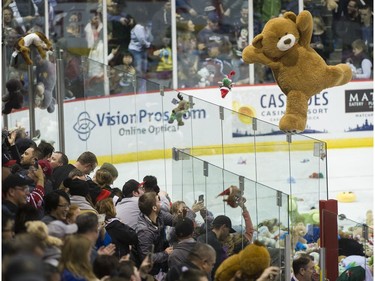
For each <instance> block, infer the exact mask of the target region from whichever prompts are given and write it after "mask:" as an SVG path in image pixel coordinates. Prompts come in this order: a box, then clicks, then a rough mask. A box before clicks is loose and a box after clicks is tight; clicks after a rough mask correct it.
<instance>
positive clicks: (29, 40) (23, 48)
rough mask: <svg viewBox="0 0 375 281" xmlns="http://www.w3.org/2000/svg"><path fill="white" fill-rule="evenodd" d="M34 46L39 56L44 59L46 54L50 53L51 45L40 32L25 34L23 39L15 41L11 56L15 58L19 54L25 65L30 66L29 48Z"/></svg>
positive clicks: (31, 62)
mask: <svg viewBox="0 0 375 281" xmlns="http://www.w3.org/2000/svg"><path fill="white" fill-rule="evenodd" d="M31 46H35V47H36V48H37V50H38V52H39V54H40V56H41V57H42V58H43V59H45V58H46V52H47V51H52V43H51V41H49V40H48V38H47V37H46V36H45V35H44V34H43V33H42V32H38V31H36V32H32V33H26V35H24V36H23V37H21V38H20V39H18V40H17V42H16V43H15V45H14V48H15V51H14V52H13V54H12V56H13V57H17V55H18V54H19V53H21V55H22V57H23V59H24V60H25V62H26V64H28V65H31V64H33V61H32V60H31V58H30V52H31V50H30V47H31Z"/></svg>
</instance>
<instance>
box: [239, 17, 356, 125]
mask: <svg viewBox="0 0 375 281" xmlns="http://www.w3.org/2000/svg"><path fill="white" fill-rule="evenodd" d="M312 30H313V20H312V16H311V13H310V12H308V11H302V12H301V13H300V14H299V15H298V16H296V15H295V14H294V13H293V12H286V13H285V14H284V15H283V16H282V17H278V18H273V19H271V20H269V21H268V22H267V23H266V25H265V26H264V28H263V31H262V32H261V33H260V34H258V35H257V36H255V37H254V39H253V41H252V44H251V45H249V46H247V47H246V48H245V49H244V50H243V52H242V58H243V60H244V61H245V62H246V63H249V64H250V63H261V64H264V65H267V66H268V67H270V68H271V70H272V72H273V75H274V77H275V80H276V82H277V84H278V85H279V87H280V88H281V90H282V92H283V93H284V94H285V95H286V96H287V99H286V110H285V114H284V116H283V117H282V118H281V120H280V122H279V127H280V129H281V130H283V131H286V132H301V131H303V130H304V129H305V127H306V121H307V107H308V101H309V99H310V98H311V97H312V96H314V95H316V94H319V93H320V92H321V91H322V90H324V89H326V88H330V87H334V86H339V85H344V84H346V83H348V82H349V81H350V80H351V78H352V71H351V69H350V67H349V66H348V65H346V64H338V65H335V66H332V65H327V64H326V63H325V61H324V60H323V59H322V58H321V57H320V56H319V55H318V54H317V53H316V52H315V51H314V49H313V48H311V47H310V40H311V34H312Z"/></svg>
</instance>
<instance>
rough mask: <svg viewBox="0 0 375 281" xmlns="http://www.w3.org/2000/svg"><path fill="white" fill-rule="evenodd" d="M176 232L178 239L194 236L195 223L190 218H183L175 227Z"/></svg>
mask: <svg viewBox="0 0 375 281" xmlns="http://www.w3.org/2000/svg"><path fill="white" fill-rule="evenodd" d="M174 230H175V232H176V236H177V237H178V238H184V237H187V236H189V235H192V234H193V232H194V223H193V221H192V220H191V219H189V218H186V217H185V218H181V219H178V220H177V222H176V224H175V226H174Z"/></svg>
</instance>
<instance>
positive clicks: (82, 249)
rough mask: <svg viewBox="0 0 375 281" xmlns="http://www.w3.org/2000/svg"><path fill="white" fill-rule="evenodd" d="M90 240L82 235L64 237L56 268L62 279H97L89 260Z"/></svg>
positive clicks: (94, 280) (89, 280)
mask: <svg viewBox="0 0 375 281" xmlns="http://www.w3.org/2000/svg"><path fill="white" fill-rule="evenodd" d="M91 247H92V242H91V241H90V240H89V239H88V238H86V237H85V236H83V235H78V234H77V235H72V236H69V237H67V238H66V240H65V242H64V245H63V247H62V253H61V258H60V262H59V265H58V268H59V270H60V272H61V280H62V281H67V280H69V281H72V280H77V281H78V280H80V281H82V280H87V281H97V280H99V279H98V278H96V276H95V274H94V272H93V268H92V264H91V262H90V253H91Z"/></svg>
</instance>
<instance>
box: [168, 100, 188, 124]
mask: <svg viewBox="0 0 375 281" xmlns="http://www.w3.org/2000/svg"><path fill="white" fill-rule="evenodd" d="M177 97H178V99H179V100H180V101H179V102H178V104H177V106H176V107H175V108H174V109H173V110H172V113H171V116H170V117H169V120H168V123H169V124H172V123H173V122H174V120H177V124H178V126H183V125H184V124H185V123H184V121H182V117H183V116H184V114H185V113H187V112H188V111H189V109H190V108H192V107H193V105H194V103H190V102H189V101H187V100H184V97H183V96H182V95H181V93H178V94H177Z"/></svg>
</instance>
